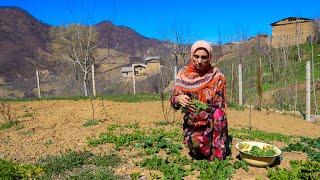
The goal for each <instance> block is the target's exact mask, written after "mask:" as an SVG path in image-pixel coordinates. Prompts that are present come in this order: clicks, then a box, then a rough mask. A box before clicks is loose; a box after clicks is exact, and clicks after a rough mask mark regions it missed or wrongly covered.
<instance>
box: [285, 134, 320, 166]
mask: <svg viewBox="0 0 320 180" xmlns="http://www.w3.org/2000/svg"><path fill="white" fill-rule="evenodd" d="M282 151H286V152H291V151H302V152H304V153H307V154H308V157H309V159H310V160H313V161H318V162H320V138H317V139H312V138H307V137H302V138H300V141H299V142H297V143H291V144H289V145H288V146H287V147H284V148H282Z"/></svg>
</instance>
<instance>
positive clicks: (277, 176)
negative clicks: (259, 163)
mask: <svg viewBox="0 0 320 180" xmlns="http://www.w3.org/2000/svg"><path fill="white" fill-rule="evenodd" d="M290 166H291V169H285V168H269V169H268V177H269V178H270V179H271V180H286V179H294V180H295V179H297V180H298V179H314V180H316V179H319V178H320V170H319V169H320V163H319V162H316V161H305V162H303V161H290Z"/></svg>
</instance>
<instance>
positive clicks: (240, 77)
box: [238, 64, 243, 106]
mask: <svg viewBox="0 0 320 180" xmlns="http://www.w3.org/2000/svg"><path fill="white" fill-rule="evenodd" d="M238 73H239V74H238V77H239V106H242V105H243V99H242V97H243V96H242V64H239V65H238Z"/></svg>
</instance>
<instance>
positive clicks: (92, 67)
mask: <svg viewBox="0 0 320 180" xmlns="http://www.w3.org/2000/svg"><path fill="white" fill-rule="evenodd" d="M91 72H92V92H93V96H96V82H95V78H94V65H91Z"/></svg>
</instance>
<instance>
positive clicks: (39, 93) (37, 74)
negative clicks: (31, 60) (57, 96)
mask: <svg viewBox="0 0 320 180" xmlns="http://www.w3.org/2000/svg"><path fill="white" fill-rule="evenodd" d="M36 76H37V85H38V97H39V98H41V91H40V80H39V71H38V69H36Z"/></svg>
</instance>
